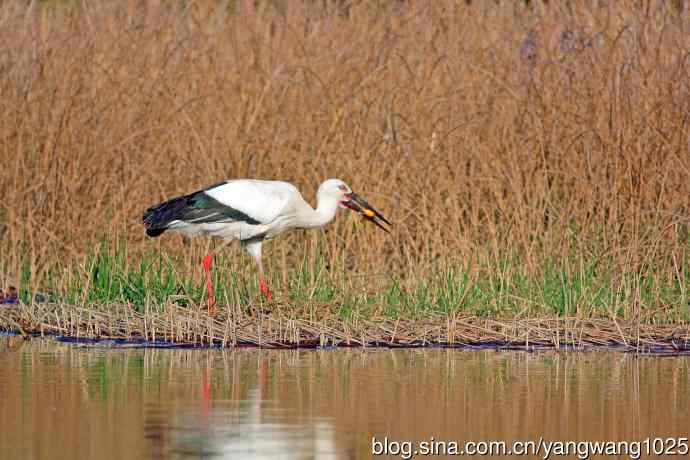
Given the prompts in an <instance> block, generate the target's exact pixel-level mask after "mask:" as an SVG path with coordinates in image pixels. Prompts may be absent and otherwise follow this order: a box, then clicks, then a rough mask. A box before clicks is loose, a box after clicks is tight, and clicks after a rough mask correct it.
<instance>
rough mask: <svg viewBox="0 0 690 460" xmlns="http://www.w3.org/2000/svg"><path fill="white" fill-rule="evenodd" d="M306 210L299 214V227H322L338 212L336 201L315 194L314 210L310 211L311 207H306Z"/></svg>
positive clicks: (323, 195) (328, 196)
mask: <svg viewBox="0 0 690 460" xmlns="http://www.w3.org/2000/svg"><path fill="white" fill-rule="evenodd" d="M307 208H308V209H305V210H304V211H303V212H302V213H300V216H299V220H300V227H302V228H315V227H323V226H324V225H326V224H327V223H329V222H330V221H332V220H333V218H334V217H335V213H336V211H337V210H338V200H337V199H336V198H334V197H332V196H330V195H327V194H317V195H316V209H312V208H311V206H307Z"/></svg>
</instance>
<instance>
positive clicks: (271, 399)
mask: <svg viewBox="0 0 690 460" xmlns="http://www.w3.org/2000/svg"><path fill="white" fill-rule="evenodd" d="M689 365H690V359H688V358H687V357H686V358H655V357H637V356H634V355H629V354H621V353H602V352H596V353H595V352H591V353H560V354H557V353H534V354H528V353H521V352H493V351H458V350H438V349H435V350H395V351H393V350H361V349H350V350H320V351H266V350H235V351H218V350H154V349H107V348H97V347H85V346H75V345H66V344H59V343H55V342H53V341H50V340H33V341H29V342H24V341H23V340H21V339H18V338H16V337H0V369H1V372H0V458H2V459H50V458H69V459H71V458H75V459H76V458H81V459H95V458H98V459H111V458H112V459H119V458H122V459H137V458H238V459H252V458H267V459H268V458H271V459H274V458H275V459H279V458H286V459H287V458H290V459H312V458H315V459H340V458H370V457H371V452H372V437H376V439H377V441H380V442H384V438H386V437H387V438H388V440H389V443H390V442H391V441H398V442H404V441H417V442H419V441H429V440H431V438H432V437H433V438H434V440H437V441H438V440H443V441H446V442H450V441H455V442H465V441H488V440H501V441H507V442H512V441H516V440H524V441H529V440H533V441H535V440H538V439H539V437H540V436H543V437H544V438H545V439H546V440H563V441H588V440H591V441H594V440H598V441H606V440H613V441H621V440H627V441H631V440H639V441H642V440H644V439H645V438H646V437H672V436H675V437H679V436H685V437H687V436H688V432H689V430H690V411H689V410H688V409H689V408H690V377H689ZM390 445H391V446H393V447H395V446H394V445H393V444H390ZM401 446H402V447H401V448H404V446H403V445H401ZM414 446H417V444H415V445H414ZM402 453H403V454H404V453H405V452H402ZM392 458H396V457H392ZM397 458H401V456H400V455H398V456H397ZM416 458H444V457H442V456H436V457H422V456H419V457H416ZM455 458H458V457H455ZM485 458H487V457H485ZM523 458H528V457H523ZM569 458H573V457H569ZM624 458H627V457H624ZM677 458H680V457H677ZM684 458H685V457H684Z"/></svg>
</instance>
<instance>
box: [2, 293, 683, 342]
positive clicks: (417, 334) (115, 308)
mask: <svg viewBox="0 0 690 460" xmlns="http://www.w3.org/2000/svg"><path fill="white" fill-rule="evenodd" d="M4 310H5V312H4V313H5V314H3V315H2V316H0V330H4V331H9V332H18V333H20V334H22V335H24V336H25V337H29V336H36V335H58V336H66V337H71V338H76V339H84V340H94V339H97V340H104V341H107V340H112V339H124V340H125V341H130V342H131V343H139V344H142V343H143V345H150V346H161V345H166V344H176V345H180V346H190V345H191V346H220V347H237V346H259V347H267V348H297V347H302V348H314V347H335V346H346V347H351V346H363V347H372V346H373V347H424V346H427V347H434V346H441V347H459V348H495V349H524V350H528V351H535V350H542V349H578V350H586V349H592V348H604V347H605V348H614V349H621V350H624V351H638V352H651V353H663V354H668V353H672V354H675V353H688V352H690V325H687V324H684V325H672V324H664V325H654V324H644V323H640V322H635V321H627V320H620V319H618V320H617V319H614V318H577V317H532V318H519V317H515V318H509V319H499V318H483V317H479V316H470V315H461V314H441V313H435V314H428V315H425V316H424V317H419V318H414V317H410V318H395V319H394V318H390V317H380V318H366V319H364V318H356V317H354V318H347V319H344V318H342V317H340V316H339V315H337V314H334V313H332V312H331V309H330V308H329V307H328V306H325V305H316V304H313V305H309V306H305V307H303V308H302V309H301V310H295V309H292V308H288V307H286V306H284V305H279V304H275V305H272V306H271V308H270V310H269V309H268V308H263V309H257V310H255V311H253V312H251V313H245V312H243V311H242V310H240V309H237V310H226V311H224V312H220V313H218V314H216V315H214V316H210V315H208V313H207V312H206V310H205V309H198V308H185V307H180V306H178V305H174V304H170V305H167V306H166V307H165V308H163V309H156V310H154V309H151V310H144V311H143V312H139V311H136V310H133V309H132V308H131V306H128V305H107V306H103V307H102V308H98V307H94V306H90V307H81V306H73V305H65V304H49V303H41V304H34V305H32V306H30V307H29V306H24V305H17V306H12V307H7V308H5V309H4Z"/></svg>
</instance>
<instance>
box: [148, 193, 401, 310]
mask: <svg viewBox="0 0 690 460" xmlns="http://www.w3.org/2000/svg"><path fill="white" fill-rule="evenodd" d="M339 207H342V208H348V209H351V210H353V211H355V212H358V213H360V214H362V216H364V218H365V219H367V220H369V221H371V222H373V223H374V224H376V225H377V226H378V227H379V228H381V229H383V230H385V231H386V232H388V230H387V229H386V227H384V226H383V225H382V224H381V222H384V223H386V224H388V225H391V224H390V222H388V220H387V219H386V218H385V217H383V215H382V214H381V213H380V212H379V211H377V210H376V209H374V207H372V206H371V205H370V204H369V203H367V201H366V200H365V199H364V198H362V197H360V196H358V195H357V194H355V193H354V192H353V191H352V189H351V188H350V187H349V186H348V185H347V184H346V183H345V182H343V181H341V180H340V179H328V180H327V181H325V182H323V183H322V184H321V186H320V187H319V190H318V191H317V193H316V209H314V208H312V207H311V206H310V205H309V203H307V202H306V201H305V200H304V198H302V195H301V194H300V192H299V190H297V188H295V186H293V185H292V184H290V183H287V182H282V181H265V180H254V179H237V180H228V181H225V182H221V183H219V184H215V185H212V186H211V187H208V188H206V189H203V190H199V191H197V192H194V193H191V194H189V195H183V196H180V197H177V198H172V199H170V200H168V201H165V202H163V203H160V204H157V205H155V206H152V207H150V208H149V209H147V210H146V212H145V213H144V217H143V222H144V226H145V227H146V234H147V235H148V236H150V237H156V236H158V235H160V234H161V233H163V232H164V231H166V230H171V231H177V232H180V233H183V234H185V235H187V236H189V237H192V236H196V235H210V236H218V237H220V238H222V239H223V240H225V241H226V242H230V241H234V240H240V242H241V244H242V245H243V246H244V247H245V249H246V250H247V252H249V254H250V255H251V256H252V257H254V260H255V261H256V265H257V267H258V271H259V286H260V288H261V292H262V293H263V294H264V296H265V297H266V299H267V300H268V301H271V300H272V298H273V293H272V292H271V290H270V288H269V286H268V283H266V279H265V277H264V270H263V264H262V263H261V243H262V242H263V241H264V240H268V239H271V238H274V237H275V236H277V235H279V234H280V233H282V232H284V231H286V230H290V229H299V228H315V227H322V226H324V225H326V224H327V223H328V222H330V221H331V220H333V218H334V217H335V214H336V211H337V210H338V208H339ZM213 256H214V254H213V253H210V254H208V255H206V257H204V272H205V274H206V287H207V290H208V299H207V300H208V305H209V310H211V308H212V307H213V305H214V304H215V299H214V297H213V283H212V281H211V273H210V270H211V263H212V262H213Z"/></svg>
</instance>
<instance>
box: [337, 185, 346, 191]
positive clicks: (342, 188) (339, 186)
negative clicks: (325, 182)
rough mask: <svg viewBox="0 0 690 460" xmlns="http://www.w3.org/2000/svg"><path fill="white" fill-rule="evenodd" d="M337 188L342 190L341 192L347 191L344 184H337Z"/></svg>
mask: <svg viewBox="0 0 690 460" xmlns="http://www.w3.org/2000/svg"><path fill="white" fill-rule="evenodd" d="M338 188H339V189H340V190H342V191H343V192H347V191H348V190H347V187H346V186H345V185H338Z"/></svg>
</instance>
